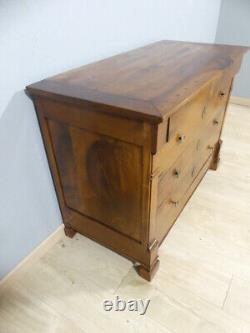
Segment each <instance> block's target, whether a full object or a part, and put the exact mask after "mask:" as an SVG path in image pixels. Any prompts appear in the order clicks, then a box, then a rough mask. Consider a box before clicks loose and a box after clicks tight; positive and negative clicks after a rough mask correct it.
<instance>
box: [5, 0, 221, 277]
mask: <svg viewBox="0 0 250 333" xmlns="http://www.w3.org/2000/svg"><path fill="white" fill-rule="evenodd" d="M219 9H220V0H210V1H207V0H175V1H172V0H126V1H124V0H105V1H103V0H71V1H66V0H36V1H29V0H22V1H16V0H0V48H1V49H0V73H1V75H0V92H1V94H0V116H1V115H2V117H1V118H0V278H1V277H3V276H4V275H5V274H6V273H7V272H9V271H10V270H11V269H12V268H13V267H14V266H15V265H16V264H17V263H18V262H19V261H20V260H21V259H22V258H24V257H25V256H26V255H27V254H28V253H29V252H30V251H31V250H32V249H33V248H34V247H35V246H36V245H38V244H39V242H41V241H42V240H43V239H45V238H46V237H47V236H48V235H49V234H50V233H51V232H52V231H53V230H55V229H56V227H57V226H58V225H59V224H60V223H61V216H60V213H59V209H58V205H57V201H56V197H55V193H54V189H53V185H52V181H51V177H50V173H49V170H48V165H47V161H46V158H45V154H44V149H43V146H42V142H41V137H40V133H39V130H38V125H37V121H36V117H35V112H34V109H33V106H32V103H31V102H30V100H29V99H28V98H27V97H26V96H25V94H24V87H25V86H26V85H28V84H30V83H32V82H34V81H38V80H41V79H43V78H45V77H47V76H51V75H53V74H56V73H59V72H61V71H64V70H67V69H70V68H73V67H77V66H79V65H82V64H85V63H89V62H93V61H95V60H98V59H102V58H105V57H107V56H111V55H114V54H116V53H119V52H122V51H126V50H129V49H133V48H135V47H139V46H142V45H144V44H147V43H150V42H153V41H156V40H160V39H177V40H190V41H203V42H214V39H215V33H216V27H217V21H218V16H219Z"/></svg>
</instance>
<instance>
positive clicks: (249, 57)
mask: <svg viewBox="0 0 250 333" xmlns="http://www.w3.org/2000/svg"><path fill="white" fill-rule="evenodd" d="M216 42H217V43H222V44H232V45H237V44H238V45H244V46H250V1H249V0H222V5H221V12H220V18H219V23H218V30H217V35H216ZM232 95H234V96H239V97H243V98H250V52H248V53H247V54H246V55H245V57H244V60H243V63H242V67H241V70H240V71H239V73H238V75H237V76H236V78H235V81H234V88H233V91H232Z"/></svg>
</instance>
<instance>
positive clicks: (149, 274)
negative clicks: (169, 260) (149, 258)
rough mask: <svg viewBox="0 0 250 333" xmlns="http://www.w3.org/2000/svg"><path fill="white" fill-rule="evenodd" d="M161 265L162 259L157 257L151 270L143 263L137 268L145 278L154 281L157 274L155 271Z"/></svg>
mask: <svg viewBox="0 0 250 333" xmlns="http://www.w3.org/2000/svg"><path fill="white" fill-rule="evenodd" d="M159 265H160V261H159V259H157V260H156V261H155V262H154V263H153V265H152V266H151V267H150V269H149V270H148V269H147V268H146V267H144V266H142V265H139V266H136V267H135V269H136V271H137V273H138V274H139V275H140V276H141V277H142V278H143V279H145V280H147V281H152V279H153V277H154V276H155V273H156V272H157V271H158V268H159Z"/></svg>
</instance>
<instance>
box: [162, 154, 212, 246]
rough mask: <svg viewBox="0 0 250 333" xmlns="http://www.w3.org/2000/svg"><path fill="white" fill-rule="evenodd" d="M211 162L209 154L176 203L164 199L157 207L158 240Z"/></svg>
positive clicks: (177, 214) (163, 235)
mask: <svg viewBox="0 0 250 333" xmlns="http://www.w3.org/2000/svg"><path fill="white" fill-rule="evenodd" d="M210 163H211V156H210V157H209V158H208V159H207V161H206V162H205V163H204V164H203V166H202V169H201V170H200V172H199V173H198V174H197V176H196V178H195V179H194V180H193V182H192V183H191V185H190V186H189V187H188V188H187V189H186V191H185V192H184V193H183V195H182V197H181V198H180V200H179V202H178V204H174V203H172V202H169V201H166V202H164V204H163V205H162V206H161V207H158V209H157V213H156V233H157V239H158V241H159V242H162V241H163V240H164V238H165V236H166V235H167V233H168V232H169V230H170V229H171V227H172V226H173V224H174V222H175V221H176V219H177V217H178V216H179V214H180V213H181V211H182V210H183V208H184V207H185V205H186V203H187V201H188V200H189V198H190V197H191V195H192V194H193V192H194V190H195V189H196V187H197V186H198V185H199V183H200V181H201V180H202V178H203V176H204V175H205V173H206V171H207V169H208V168H209V165H210Z"/></svg>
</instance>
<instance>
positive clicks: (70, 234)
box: [64, 225, 76, 238]
mask: <svg viewBox="0 0 250 333" xmlns="http://www.w3.org/2000/svg"><path fill="white" fill-rule="evenodd" d="M64 233H65V235H66V236H67V237H69V238H73V237H74V236H75V234H76V231H75V230H74V229H72V228H71V227H69V226H66V225H65V227H64Z"/></svg>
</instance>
